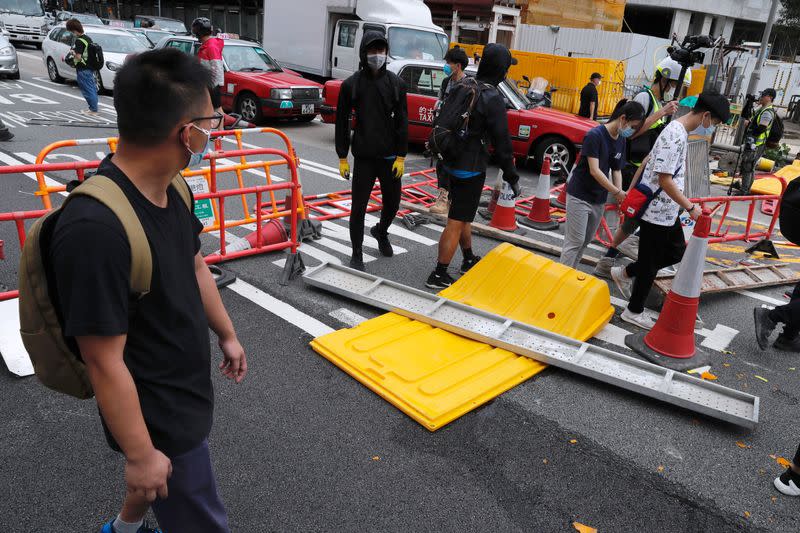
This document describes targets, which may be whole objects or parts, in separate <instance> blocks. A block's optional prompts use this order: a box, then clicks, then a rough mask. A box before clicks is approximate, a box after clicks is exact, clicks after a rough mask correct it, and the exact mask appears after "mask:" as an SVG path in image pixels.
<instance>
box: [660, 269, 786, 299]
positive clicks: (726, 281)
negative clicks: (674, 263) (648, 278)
mask: <svg viewBox="0 0 800 533" xmlns="http://www.w3.org/2000/svg"><path fill="white" fill-rule="evenodd" d="M673 278H675V275H674V274H670V275H668V276H659V277H658V278H656V281H655V284H656V286H657V287H658V288H659V289H660V290H661V291H662V292H664V293H667V292H669V290H670V287H671V286H672V280H673ZM797 282H800V275H799V274H798V273H797V272H795V271H793V270H792V269H791V267H790V266H789V264H788V263H776V264H774V265H757V266H749V267H746V266H741V267H736V268H722V269H718V270H706V271H705V272H703V283H702V285H701V286H700V292H701V293H702V294H710V293H715V292H727V291H737V290H740V289H757V288H759V287H771V286H774V285H788V284H790V283H797Z"/></svg>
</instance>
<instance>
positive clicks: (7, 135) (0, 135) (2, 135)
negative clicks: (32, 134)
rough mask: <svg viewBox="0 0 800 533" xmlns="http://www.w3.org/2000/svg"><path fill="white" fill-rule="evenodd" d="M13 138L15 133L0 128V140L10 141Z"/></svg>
mask: <svg viewBox="0 0 800 533" xmlns="http://www.w3.org/2000/svg"><path fill="white" fill-rule="evenodd" d="M13 138H14V134H13V133H11V132H10V131H8V130H7V129H5V130H0V141H10V140H11V139H13Z"/></svg>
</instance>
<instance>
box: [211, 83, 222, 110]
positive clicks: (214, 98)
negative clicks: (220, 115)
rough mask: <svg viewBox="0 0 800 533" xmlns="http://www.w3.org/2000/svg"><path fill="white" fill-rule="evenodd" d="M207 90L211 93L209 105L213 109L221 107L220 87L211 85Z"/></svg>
mask: <svg viewBox="0 0 800 533" xmlns="http://www.w3.org/2000/svg"><path fill="white" fill-rule="evenodd" d="M209 92H210V93H211V105H212V106H214V109H218V108H220V107H222V95H221V94H220V93H221V92H222V87H220V86H219V85H216V86H214V87H212V88H211V89H210V90H209Z"/></svg>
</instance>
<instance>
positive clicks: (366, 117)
mask: <svg viewBox="0 0 800 533" xmlns="http://www.w3.org/2000/svg"><path fill="white" fill-rule="evenodd" d="M378 40H380V41H383V42H384V43H386V38H385V37H384V36H383V35H382V34H381V33H379V32H376V31H368V32H366V33H365V34H364V38H363V39H362V40H361V50H360V56H361V65H360V68H359V71H358V72H356V73H355V74H353V75H352V76H350V77H349V78H347V79H346V80H345V81H344V83H342V86H341V89H340V92H339V102H338V104H337V105H336V153H337V155H338V156H339V159H344V158H345V157H347V152H348V151H349V150H350V148H351V139H350V111H351V110H355V117H356V127H355V132H354V133H353V137H352V150H353V156H354V157H388V156H393V155H394V156H399V157H405V156H406V153H407V152H408V109H407V102H406V87H405V83H403V80H401V79H400V78H399V77H398V76H397V75H396V74H394V73H393V72H389V71H387V70H386V66H385V65H384V66H383V68H381V69H380V70H379V71H378V72H377V73H374V74H373V72H372V70H370V68H369V66H368V65H367V48H368V47H369V45H370V44H372V43H374V42H375V41H378ZM387 49H388V44H387ZM354 89H355V91H354ZM354 92H355V95H356V98H355V101H353V94H354Z"/></svg>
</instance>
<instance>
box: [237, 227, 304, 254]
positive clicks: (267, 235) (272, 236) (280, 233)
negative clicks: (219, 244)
mask: <svg viewBox="0 0 800 533" xmlns="http://www.w3.org/2000/svg"><path fill="white" fill-rule="evenodd" d="M258 233H259V232H258V231H254V232H253V233H251V234H250V235H247V236H246V237H244V238H243V239H238V240H236V241H234V242H232V243H230V244H228V245H227V246H226V247H225V251H226V252H227V253H230V252H238V251H241V250H249V249H250V248H257V247H258ZM288 238H289V237H288V236H287V234H286V228H284V227H283V224H281V222H280V220H277V219H273V220H270V221H268V222H266V223H264V224H263V225H262V226H261V246H268V245H270V244H277V243H279V242H284V241H286V240H287V239H288Z"/></svg>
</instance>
